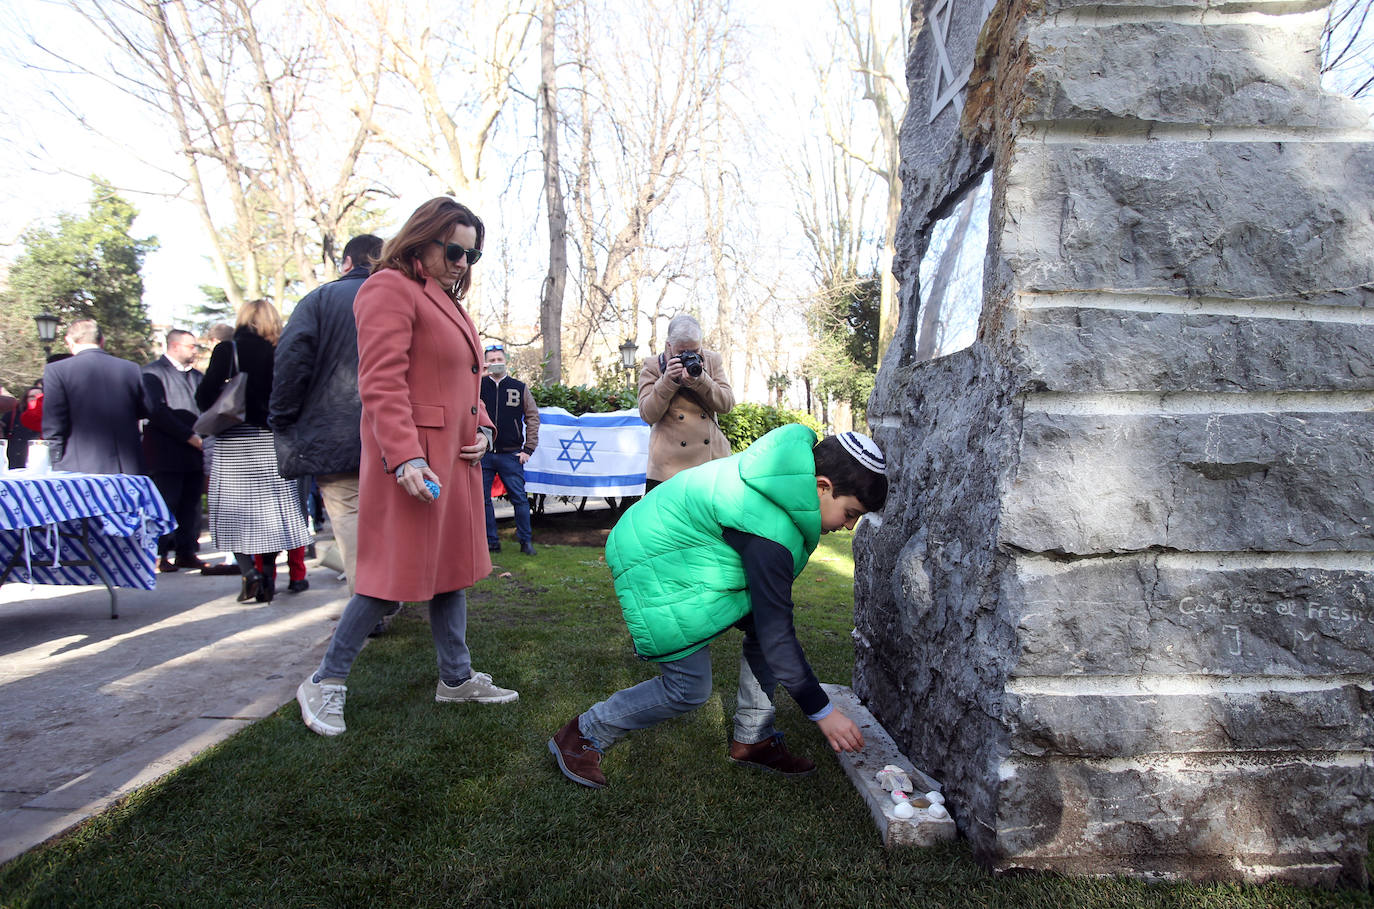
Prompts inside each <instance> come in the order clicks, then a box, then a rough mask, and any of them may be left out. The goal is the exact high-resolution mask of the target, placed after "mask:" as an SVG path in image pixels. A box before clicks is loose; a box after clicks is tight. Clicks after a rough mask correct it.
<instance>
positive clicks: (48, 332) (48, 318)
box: [33, 312, 57, 358]
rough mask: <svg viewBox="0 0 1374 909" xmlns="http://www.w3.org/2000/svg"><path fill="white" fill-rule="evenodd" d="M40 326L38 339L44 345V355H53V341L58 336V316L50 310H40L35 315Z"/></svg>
mask: <svg viewBox="0 0 1374 909" xmlns="http://www.w3.org/2000/svg"><path fill="white" fill-rule="evenodd" d="M33 321H34V324H35V325H37V326H38V341H39V343H41V344H42V345H43V355H44V357H45V358H46V357H50V356H52V342H53V340H54V339H56V338H57V316H55V315H53V314H52V313H50V312H40V313H39V314H38V315H36V316H34V317H33Z"/></svg>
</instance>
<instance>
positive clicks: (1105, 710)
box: [1008, 680, 1374, 759]
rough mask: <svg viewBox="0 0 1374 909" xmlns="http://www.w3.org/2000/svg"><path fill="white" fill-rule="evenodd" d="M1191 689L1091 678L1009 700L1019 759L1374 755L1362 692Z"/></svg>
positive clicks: (1208, 683) (1372, 696)
mask: <svg viewBox="0 0 1374 909" xmlns="http://www.w3.org/2000/svg"><path fill="white" fill-rule="evenodd" d="M1187 681H1188V680H1185V684H1184V685H1182V686H1180V687H1188V688H1193V689H1194V690H1192V691H1189V692H1188V693H1180V694H1167V693H1140V694H1093V693H1092V691H1093V685H1092V683H1091V680H1088V683H1087V684H1083V685H1075V686H1074V687H1073V691H1074V693H1072V694H1062V695H1058V694H1012V695H1010V696H1009V697H1008V712H1009V722H1010V725H1011V736H1010V742H1011V746H1012V749H1013V753H1014V754H1020V755H1026V756H1031V757H1041V756H1045V755H1057V756H1059V757H1076V758H1085V759H1106V758H1115V757H1121V756H1129V755H1145V754H1152V753H1153V754H1163V753H1169V754H1176V755H1177V754H1213V753H1216V752H1224V751H1233V750H1246V751H1252V750H1253V751H1266V752H1278V751H1289V752H1305V751H1353V750H1363V751H1374V716H1371V711H1372V710H1374V692H1371V691H1370V690H1369V689H1367V688H1361V687H1360V686H1359V685H1334V686H1332V687H1330V688H1322V689H1319V690H1315V691H1285V690H1282V689H1269V688H1267V687H1266V686H1267V685H1268V684H1273V683H1272V682H1269V683H1266V682H1265V681H1264V680H1260V681H1258V682H1255V683H1253V687H1254V689H1255V690H1253V691H1243V690H1242V691H1225V690H1222V691H1218V692H1215V693H1207V691H1208V688H1209V687H1217V686H1218V683H1217V682H1216V681H1213V680H1205V681H1200V682H1196V683H1194V684H1192V685H1190V684H1188V683H1187ZM1166 682H1167V680H1166ZM1112 687H1113V688H1119V687H1130V683H1129V682H1127V683H1125V684H1124V685H1121V684H1118V685H1113V686H1112ZM1141 687H1142V688H1144V687H1145V686H1144V685H1142V686H1141Z"/></svg>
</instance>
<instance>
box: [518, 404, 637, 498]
mask: <svg viewBox="0 0 1374 909" xmlns="http://www.w3.org/2000/svg"><path fill="white" fill-rule="evenodd" d="M648 467H649V424H648V423H645V422H644V421H643V420H641V419H640V418H639V412H638V411H634V410H617V411H615V412H613V413H587V414H583V415H582V416H580V417H575V416H573V415H572V414H570V413H568V412H567V411H566V410H564V409H563V408H561V407H541V408H539V447H538V448H536V449H535V451H534V454H533V455H531V456H530V459H529V461H528V462H527V463H526V464H525V491H526V492H528V493H539V494H543V495H552V496H592V497H610V496H642V495H644V473H645V471H646V470H648Z"/></svg>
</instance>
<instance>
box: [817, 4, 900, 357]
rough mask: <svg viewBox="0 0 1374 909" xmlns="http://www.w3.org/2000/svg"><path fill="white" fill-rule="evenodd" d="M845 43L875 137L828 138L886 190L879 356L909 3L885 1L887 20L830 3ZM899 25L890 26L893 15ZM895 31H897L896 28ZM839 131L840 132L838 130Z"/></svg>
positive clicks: (890, 286) (889, 324)
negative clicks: (867, 170)
mask: <svg viewBox="0 0 1374 909" xmlns="http://www.w3.org/2000/svg"><path fill="white" fill-rule="evenodd" d="M831 2H832V4H833V6H834V10H835V17H836V20H837V22H838V24H839V26H840V31H841V33H842V40H843V41H844V42H845V43H846V44H847V53H848V58H847V60H846V62H847V64H848V66H849V67H850V69H851V71H852V73H853V75H854V78H855V80H856V81H857V83H858V85H859V87H860V89H861V91H862V97H863V99H864V100H865V101H867V102H868V103H869V104H870V105H871V106H872V108H873V116H874V120H875V123H876V135H875V136H874V137H873V140H872V141H871V142H867V143H864V142H862V140H858V139H856V138H855V137H854V136H853V134H852V133H851V132H850V131H849V129H848V127H849V125H850V124H843V125H841V124H837V123H834V122H831V123H829V126H830V138H831V140H832V141H834V142H835V144H836V145H838V146H839V147H840V148H842V149H844V150H845V152H846V153H847V154H849V155H850V156H851V157H853V158H854V160H856V161H859V162H861V163H863V165H864V166H865V167H867V168H868V169H869V170H870V171H872V172H873V173H874V174H875V175H876V176H877V177H878V178H879V180H881V181H882V182H883V183H884V184H885V186H886V188H887V206H886V209H885V211H884V213H883V238H882V242H883V246H882V255H881V258H880V260H879V268H880V270H881V273H882V281H883V283H882V310H881V315H880V316H879V325H878V352H879V353H878V355H879V356H880V357H881V356H882V354H883V353H884V352H886V350H887V347H888V345H889V344H890V343H891V342H892V338H893V336H894V335H895V334H896V332H897V316H898V311H897V306H898V302H897V278H896V276H895V275H893V274H892V259H893V257H894V255H895V254H896V249H897V218H898V215H900V213H901V207H902V178H901V172H900V169H899V168H900V165H901V146H900V141H899V132H900V126H901V121H902V116H903V115H904V113H905V111H906V101H907V99H906V80H905V75H904V73H905V64H906V52H907V46H908V41H909V30H910V21H909V20H908V19H907V17H906V16H905V15H904V11H905V8H906V4H905V3H903V2H899V0H887V3H888V4H890V6H889V8H888V10H887V12H888V16H887V17H884V16H882V15H881V14H880V12H879V9H878V7H879V5H880V3H881V2H882V0H869V2H868V5H867V8H866V9H865V8H863V7H861V5H860V0H831ZM894 13H895V15H896V20H895V22H892V21H890V16H891V15H892V14H894ZM894 26H895V27H894ZM836 127H840V128H836Z"/></svg>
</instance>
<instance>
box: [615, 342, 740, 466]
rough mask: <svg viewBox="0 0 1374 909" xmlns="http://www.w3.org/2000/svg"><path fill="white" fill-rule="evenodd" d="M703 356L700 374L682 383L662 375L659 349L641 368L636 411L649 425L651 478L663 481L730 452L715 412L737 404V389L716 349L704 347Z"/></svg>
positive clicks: (720, 412) (719, 412) (727, 410)
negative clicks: (735, 390) (733, 387)
mask: <svg viewBox="0 0 1374 909" xmlns="http://www.w3.org/2000/svg"><path fill="white" fill-rule="evenodd" d="M701 359H702V370H701V375H700V376H697V378H696V379H692V378H690V377H687V379H686V380H685V381H684V382H683V384H681V385H678V384H676V383H675V382H673V380H672V379H669V378H667V377H666V376H664V375H663V372H662V370H661V369H659V360H658V355H657V354H655V355H654V356H652V357H648V358H647V359H645V360H644V362H643V364H642V365H641V367H640V370H639V416H640V418H641V419H643V420H644V422H645V423H648V424H649V426H650V427H652V428H651V429H650V430H649V469H648V478H649V479H650V480H657V481H659V482H660V483H661V482H663V481H664V480H666V479H668V478H669V477H671V476H673V474H675V473H677V472H678V471H680V470H686V469H687V468H688V467H695V466H697V465H698V464H705V463H706V462H707V461H711V460H714V459H716V458H723V457H725V456H726V455H728V454H730V442H729V441H728V440H727V439H726V438H725V433H723V432H721V431H720V426H719V425H717V423H716V415H717V414H722V413H728V412H729V410H730V408H732V407H734V406H735V393H734V391H732V390H731V388H730V380H729V379H727V378H726V377H725V366H724V364H723V362H722V360H721V356H720V354H718V353H716V352H715V351H714V350H703V351H702V352H701Z"/></svg>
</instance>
